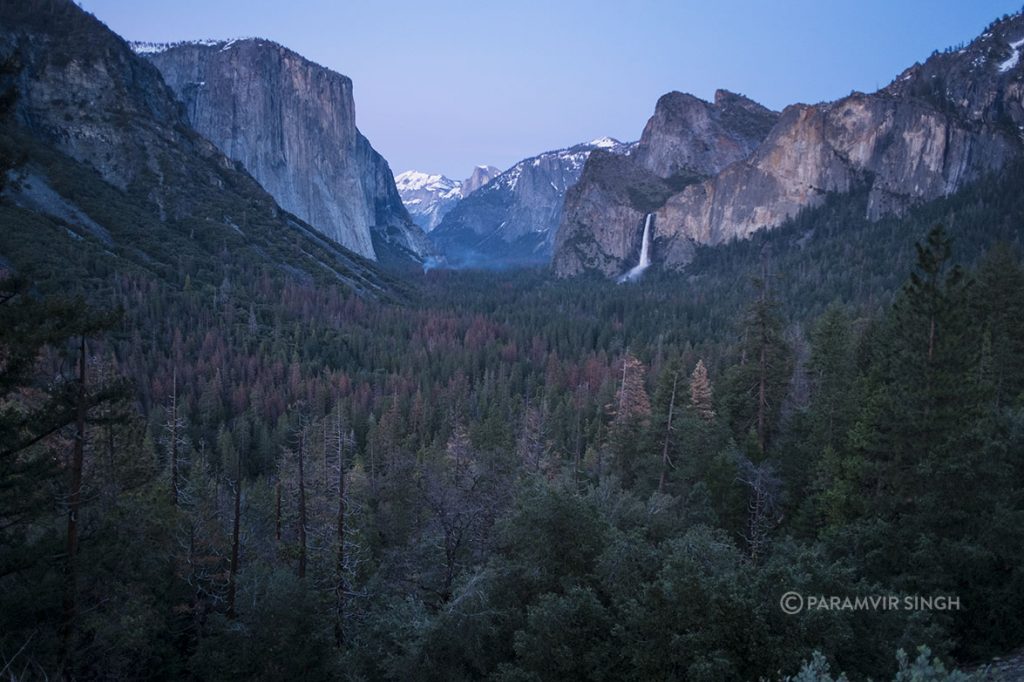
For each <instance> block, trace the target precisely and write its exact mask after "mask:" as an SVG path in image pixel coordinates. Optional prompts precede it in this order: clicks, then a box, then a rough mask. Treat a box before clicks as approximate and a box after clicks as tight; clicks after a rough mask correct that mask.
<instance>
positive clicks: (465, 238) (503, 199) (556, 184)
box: [410, 137, 635, 267]
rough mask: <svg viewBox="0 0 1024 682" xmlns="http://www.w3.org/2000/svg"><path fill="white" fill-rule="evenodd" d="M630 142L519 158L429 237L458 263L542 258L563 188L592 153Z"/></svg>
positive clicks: (624, 149) (626, 148)
mask: <svg viewBox="0 0 1024 682" xmlns="http://www.w3.org/2000/svg"><path fill="white" fill-rule="evenodd" d="M634 147H635V143H634V144H624V143H622V142H619V141H618V140H615V139H612V138H610V137H602V138H598V139H596V140H593V141H591V142H584V143H582V144H577V145H574V146H572V147H568V148H565V149H558V150H555V151H550V152H544V153H543V154H538V155H537V156H532V157H530V158H528V159H523V160H522V161H520V162H519V163H517V164H515V165H514V166H512V167H511V168H509V169H508V170H506V171H505V172H503V173H501V174H500V175H498V176H497V177H496V178H494V179H493V180H491V182H489V183H488V184H487V185H485V186H484V187H482V188H481V189H479V190H478V191H476V192H474V193H473V194H471V195H467V196H465V197H464V198H463V199H462V201H460V202H459V203H458V205H456V206H455V207H454V209H452V210H451V211H450V212H449V213H448V214H447V215H446V216H445V217H444V219H443V220H442V221H441V223H440V224H439V225H438V226H437V229H436V230H435V231H434V232H433V233H432V234H431V239H433V240H434V242H435V243H436V244H437V245H438V248H440V249H441V250H442V251H443V252H444V253H445V255H446V256H447V258H448V262H449V263H450V264H453V265H456V266H459V265H462V266H467V267H503V266H508V265H528V264H536V263H543V262H545V261H546V260H547V259H548V258H549V257H550V255H551V249H552V245H553V243H554V234H555V230H556V229H557V227H558V220H559V216H560V215H561V212H562V205H563V203H564V201H565V193H566V192H567V191H568V190H569V188H571V187H572V186H573V185H575V184H576V181H577V180H579V178H580V175H581V173H582V172H583V166H584V165H585V164H586V162H587V158H588V157H589V156H590V153H591V152H593V151H594V150H596V149H601V150H604V151H607V152H610V153H613V154H628V153H629V152H630V151H631V150H632V149H633V148H634ZM410 212H412V211H411V209H410Z"/></svg>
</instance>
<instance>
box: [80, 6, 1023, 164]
mask: <svg viewBox="0 0 1024 682" xmlns="http://www.w3.org/2000/svg"><path fill="white" fill-rule="evenodd" d="M1021 2H1022V0H1005V1H1003V0H969V1H967V0H856V1H853V0H846V1H845V2H840V1H833V0H775V1H772V2H768V1H762V2H754V1H749V2H741V1H739V0H675V1H669V0H662V1H655V0H634V1H633V2H607V1H601V0H592V1H589V2H587V1H585V0H508V1H505V2H478V3H468V2H447V1H446V0H420V1H418V2H405V1H395V2H387V1H384V0H378V1H373V0H367V1H360V2H353V1H346V0H290V1H288V2H285V1H282V0H173V1H171V0H166V1H163V0H81V2H80V4H81V5H82V6H83V7H84V8H85V9H87V10H89V11H91V12H93V13H94V14H95V15H96V16H98V17H99V18H100V19H102V20H103V21H104V22H106V23H107V24H108V25H109V26H110V27H111V28H112V29H114V30H115V31H117V32H118V33H120V34H121V35H122V36H124V37H126V38H129V39H135V40H153V41H168V40H181V39H189V38H231V37H239V36H261V37H266V38H271V39H273V40H276V41H278V42H280V43H282V44H284V45H286V46H288V47H290V48H292V49H294V50H295V51H297V52H299V53H301V54H303V55H305V56H306V57H308V58H310V59H312V60H314V61H316V62H319V63H320V64H323V65H325V66H328V67H330V68H332V69H334V70H336V71H338V72H340V73H343V74H345V75H347V76H350V77H351V78H352V80H353V81H354V83H355V96H356V118H357V123H358V125H359V128H360V130H362V131H363V133H364V134H365V135H366V136H367V137H368V138H369V139H370V142H371V143H372V144H373V145H374V147H375V148H376V149H377V150H378V151H379V152H381V153H382V154H383V155H384V156H385V158H387V159H388V161H389V162H390V163H391V168H392V170H393V171H394V172H395V173H396V174H397V173H398V172H400V171H403V170H408V169H410V168H415V169H417V170H424V171H430V172H442V173H445V174H447V175H449V176H451V177H454V178H457V179H458V178H463V177H465V176H466V175H468V173H469V172H470V170H471V169H472V167H473V166H474V165H476V164H492V165H495V166H499V167H501V168H506V167H508V166H510V165H511V164H513V163H515V162H516V161H518V160H519V159H521V158H524V157H527V156H532V155H534V154H536V153H539V152H542V151H545V150H548V149H555V148H559V147H565V146H569V145H571V144H574V143H576V142H581V141H585V140H589V139H593V138H596V137H601V136H604V135H610V136H612V137H616V138H619V139H620V140H624V141H625V140H634V139H637V138H638V137H639V135H640V132H641V130H643V126H644V123H645V122H646V121H647V118H648V117H649V116H650V115H651V112H652V111H653V110H654V103H655V102H656V101H657V99H658V97H659V96H660V95H661V94H663V93H665V92H668V91H670V90H682V91H686V92H691V93H693V94H695V95H697V96H698V97H702V98H705V99H708V98H710V97H712V96H713V94H714V91H715V89H716V88H719V87H721V88H727V89H729V90H733V91H736V92H741V93H743V94H746V95H748V96H750V97H752V98H754V99H756V100H758V101H760V102H761V103H763V104H765V105H767V106H770V107H773V108H776V109H781V108H782V107H784V106H785V105H787V104H790V103H793V102H817V101H822V100H829V99H834V98H837V97H841V96H843V95H846V94H848V93H849V92H850V91H851V90H865V91H871V90H874V89H875V88H877V87H880V86H883V85H885V84H886V83H888V82H889V81H890V80H891V79H892V78H893V77H894V76H895V75H896V74H897V73H899V72H900V71H901V70H902V69H904V68H905V67H907V66H910V65H911V64H913V63H914V62H915V61H919V60H923V59H925V58H926V57H927V56H928V55H929V54H930V53H931V51H932V50H934V49H942V48H945V47H947V46H949V45H953V44H956V43H960V42H962V41H968V40H970V39H971V38H973V37H975V36H976V35H978V34H979V33H981V32H982V30H983V29H984V27H985V26H986V25H987V24H988V23H989V22H990V21H991V20H993V19H995V18H997V17H999V16H1001V15H1002V14H1004V13H1010V12H1014V11H1018V10H1020V9H1021Z"/></svg>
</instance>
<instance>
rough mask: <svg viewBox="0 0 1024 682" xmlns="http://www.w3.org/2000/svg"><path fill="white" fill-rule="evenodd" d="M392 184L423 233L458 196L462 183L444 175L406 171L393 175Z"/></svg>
mask: <svg viewBox="0 0 1024 682" xmlns="http://www.w3.org/2000/svg"><path fill="white" fill-rule="evenodd" d="M395 185H396V186H397V187H398V194H399V196H401V197H402V203H403V204H405V208H406V210H407V211H409V215H410V216H412V219H413V221H415V222H416V224H417V225H419V226H420V227H422V228H423V229H424V230H425V231H427V232H429V231H431V230H433V229H434V228H435V227H437V226H438V225H439V224H440V223H441V220H442V218H444V216H445V214H446V213H448V211H450V210H452V208H454V206H455V204H457V203H458V202H459V200H460V199H462V183H461V182H459V181H458V180H452V179H451V178H448V177H445V176H444V175H439V174H430V173H422V172H420V171H414V170H409V171H405V172H404V173H399V174H398V175H397V176H395Z"/></svg>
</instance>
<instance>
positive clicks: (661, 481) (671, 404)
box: [658, 372, 679, 493]
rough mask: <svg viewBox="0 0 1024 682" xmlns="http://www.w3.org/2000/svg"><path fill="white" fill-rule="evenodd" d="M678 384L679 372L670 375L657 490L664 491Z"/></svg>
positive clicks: (670, 462)
mask: <svg viewBox="0 0 1024 682" xmlns="http://www.w3.org/2000/svg"><path fill="white" fill-rule="evenodd" d="M678 385H679V372H676V374H675V376H673V377H672V397H671V398H670V399H669V401H668V419H666V420H665V442H664V445H663V446H662V448H661V476H660V477H659V478H658V492H659V493H661V492H665V482H666V480H667V479H668V469H669V467H670V466H672V460H671V459H670V458H669V456H668V446H669V443H670V441H671V439H672V414H673V412H674V411H675V409H676V387H677V386H678Z"/></svg>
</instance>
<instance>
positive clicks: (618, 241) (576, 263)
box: [554, 90, 778, 277]
mask: <svg viewBox="0 0 1024 682" xmlns="http://www.w3.org/2000/svg"><path fill="white" fill-rule="evenodd" d="M777 118H778V114H776V113H775V112H772V111H770V110H768V109H766V108H764V107H762V106H761V105H759V104H757V103H756V102H754V101H752V100H750V99H747V98H746V97H743V96H741V95H737V94H734V93H731V92H727V91H725V90H719V91H718V92H716V93H715V100H714V102H705V101H703V100H701V99H699V98H697V97H694V96H693V95H688V94H684V93H680V92H670V93H668V94H667V95H663V96H662V97H661V98H660V99H659V100H658V103H657V106H656V107H655V110H654V115H653V116H652V117H651V119H650V120H649V121H648V122H647V125H646V127H645V128H644V132H643V135H642V136H641V137H640V142H639V143H638V144H637V148H636V151H635V152H634V153H633V154H631V155H630V156H629V157H627V158H624V159H613V158H608V157H607V156H606V155H598V154H595V155H594V156H593V157H591V159H590V160H589V161H588V162H587V168H586V169H585V170H584V172H583V177H582V178H581V180H580V182H579V184H578V185H576V187H575V188H573V190H572V191H571V192H569V194H568V195H567V196H566V200H565V208H564V211H563V213H562V215H561V216H560V225H559V228H558V231H557V238H556V240H555V248H554V251H555V255H554V267H555V272H556V273H557V274H558V275H560V276H571V275H575V274H578V273H580V272H583V271H584V270H590V269H593V270H597V271H599V272H601V273H602V274H604V275H606V276H609V277H612V276H616V275H618V274H620V273H621V272H624V271H625V270H626V269H628V268H626V267H625V265H626V264H627V263H628V262H629V261H630V260H632V261H634V262H633V264H635V261H636V259H637V258H638V257H639V252H640V242H641V238H642V229H643V225H644V223H645V216H646V214H647V213H649V212H651V211H654V210H656V209H657V208H659V207H660V206H662V205H663V204H664V203H665V201H666V200H668V198H669V197H670V196H672V195H673V194H675V193H677V192H679V191H681V190H682V189H683V188H685V187H687V186H689V185H691V184H693V183H694V182H698V181H700V180H702V179H704V178H707V177H709V176H712V175H714V174H715V173H718V172H720V171H721V170H722V169H724V168H726V167H728V166H729V165H730V164H732V163H735V162H737V161H739V160H741V159H744V158H746V157H747V156H749V155H750V154H751V153H753V151H754V150H755V149H757V147H758V145H759V144H760V143H761V142H762V140H764V139H765V137H766V136H767V135H768V133H769V131H770V130H771V129H772V126H773V124H774V123H775V121H776V120H777ZM653 229H654V232H655V234H656V235H663V231H661V230H660V228H659V226H658V225H657V224H655V225H653ZM664 248H665V247H664V246H663V245H659V248H658V249H656V250H655V253H656V254H659V252H661V253H662V255H663V252H664ZM674 248H683V249H684V250H683V251H682V252H680V254H679V255H680V256H683V257H685V254H686V250H685V245H679V247H674Z"/></svg>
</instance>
